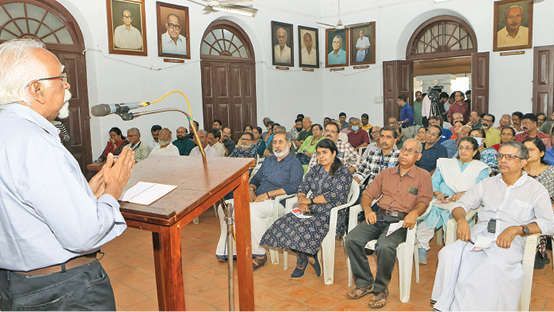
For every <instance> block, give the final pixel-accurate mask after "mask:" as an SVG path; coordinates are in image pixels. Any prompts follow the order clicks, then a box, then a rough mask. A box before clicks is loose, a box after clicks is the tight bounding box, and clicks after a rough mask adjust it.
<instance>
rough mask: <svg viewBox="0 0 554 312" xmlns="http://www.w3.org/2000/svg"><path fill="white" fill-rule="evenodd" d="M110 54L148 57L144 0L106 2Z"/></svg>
mask: <svg viewBox="0 0 554 312" xmlns="http://www.w3.org/2000/svg"><path fill="white" fill-rule="evenodd" d="M106 6H107V11H108V42H109V45H110V46H109V50H110V53H115V54H130V55H144V56H146V54H147V51H146V47H147V45H146V19H145V14H144V0H106Z"/></svg>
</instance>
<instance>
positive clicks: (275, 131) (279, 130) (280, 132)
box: [273, 126, 292, 142]
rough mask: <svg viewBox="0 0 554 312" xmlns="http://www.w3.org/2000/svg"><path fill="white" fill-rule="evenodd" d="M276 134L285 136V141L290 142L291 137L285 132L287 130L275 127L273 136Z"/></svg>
mask: <svg viewBox="0 0 554 312" xmlns="http://www.w3.org/2000/svg"><path fill="white" fill-rule="evenodd" d="M278 134H283V135H284V136H285V139H286V140H287V142H290V141H291V139H292V138H291V136H290V134H289V133H288V132H287V129H286V128H285V127H283V126H278V127H275V129H274V130H273V135H274V136H275V135H278Z"/></svg>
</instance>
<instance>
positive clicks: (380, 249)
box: [345, 139, 433, 309]
mask: <svg viewBox="0 0 554 312" xmlns="http://www.w3.org/2000/svg"><path fill="white" fill-rule="evenodd" d="M421 148H422V146H421V144H420V143H419V142H418V141H417V140H415V139H408V140H406V142H405V143H404V146H403V147H402V149H401V150H400V155H399V158H398V166H397V167H394V168H386V169H384V170H383V171H382V172H381V173H380V174H379V175H377V177H376V178H375V180H373V182H372V183H371V184H370V185H369V186H368V187H367V188H366V189H365V191H364V192H363V194H362V204H361V205H362V208H363V210H364V215H365V220H364V221H363V222H361V223H360V224H358V225H357V226H356V227H355V228H354V229H353V230H352V231H350V232H349V233H348V235H347V237H346V239H345V248H346V252H347V254H348V259H349V260H350V265H351V268H352V274H353V276H354V281H355V284H356V287H355V288H353V289H351V290H349V291H348V293H347V296H348V297H349V298H351V299H359V298H361V297H363V296H365V295H367V294H369V293H373V297H372V298H371V299H370V302H369V307H370V308H372V309H379V308H382V307H384V306H385V305H386V302H387V297H388V284H389V282H390V279H391V274H392V270H393V269H394V263H395V262H396V247H398V245H399V244H401V243H403V242H404V241H405V240H406V233H407V228H413V226H414V225H415V224H416V220H417V218H418V217H419V216H420V215H421V214H423V213H424V212H425V210H426V209H427V206H428V205H429V202H430V201H431V198H432V197H433V191H432V186H431V176H430V175H429V173H428V172H427V171H425V170H423V169H421V168H418V167H416V166H415V163H416V161H417V160H418V159H419V158H421ZM374 200H377V203H376V204H375V205H374V207H373V208H372V202H373V201H374ZM399 221H404V224H403V227H402V228H400V229H398V230H396V231H395V232H393V233H392V234H390V235H388V236H387V235H386V234H387V230H388V227H389V225H390V224H391V223H397V222H399ZM375 239H376V240H377V245H376V248H377V249H376V254H377V268H376V271H377V274H376V277H375V278H374V277H373V274H372V272H371V270H370V268H369V262H368V259H367V255H366V252H365V245H366V244H367V243H368V242H369V241H371V240H375Z"/></svg>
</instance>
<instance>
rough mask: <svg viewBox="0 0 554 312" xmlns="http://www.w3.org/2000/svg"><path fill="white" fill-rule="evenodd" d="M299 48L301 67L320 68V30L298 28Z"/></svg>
mask: <svg viewBox="0 0 554 312" xmlns="http://www.w3.org/2000/svg"><path fill="white" fill-rule="evenodd" d="M298 46H299V47H300V49H298V59H299V64H300V67H311V68H319V30H318V29H317V28H311V27H305V26H298Z"/></svg>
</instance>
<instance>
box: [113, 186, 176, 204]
mask: <svg viewBox="0 0 554 312" xmlns="http://www.w3.org/2000/svg"><path fill="white" fill-rule="evenodd" d="M176 188H177V185H167V184H159V183H150V182H142V181H139V182H138V183H137V184H135V185H134V186H133V187H131V188H129V189H128V190H127V192H125V194H123V195H122V196H121V198H120V200H121V201H126V202H130V203H133V204H139V205H150V204H151V203H153V202H155V201H156V200H158V199H160V198H162V197H163V196H165V195H166V194H167V193H169V192H171V191H173V190H174V189H176Z"/></svg>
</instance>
